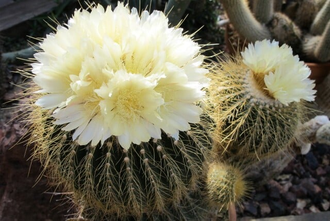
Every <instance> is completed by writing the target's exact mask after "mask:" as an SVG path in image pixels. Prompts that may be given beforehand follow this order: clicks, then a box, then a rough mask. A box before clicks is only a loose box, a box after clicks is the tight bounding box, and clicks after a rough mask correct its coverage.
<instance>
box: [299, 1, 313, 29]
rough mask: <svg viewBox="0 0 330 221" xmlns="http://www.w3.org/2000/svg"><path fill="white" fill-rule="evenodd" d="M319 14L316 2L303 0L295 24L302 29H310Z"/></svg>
mask: <svg viewBox="0 0 330 221" xmlns="http://www.w3.org/2000/svg"><path fill="white" fill-rule="evenodd" d="M316 13H317V5H316V2H315V0H302V1H301V2H300V3H299V7H298V9H297V11H296V15H295V19H294V23H295V24H296V25H298V26H299V27H300V28H301V29H308V28H309V27H310V26H311V24H312V23H313V21H314V18H315V16H316Z"/></svg>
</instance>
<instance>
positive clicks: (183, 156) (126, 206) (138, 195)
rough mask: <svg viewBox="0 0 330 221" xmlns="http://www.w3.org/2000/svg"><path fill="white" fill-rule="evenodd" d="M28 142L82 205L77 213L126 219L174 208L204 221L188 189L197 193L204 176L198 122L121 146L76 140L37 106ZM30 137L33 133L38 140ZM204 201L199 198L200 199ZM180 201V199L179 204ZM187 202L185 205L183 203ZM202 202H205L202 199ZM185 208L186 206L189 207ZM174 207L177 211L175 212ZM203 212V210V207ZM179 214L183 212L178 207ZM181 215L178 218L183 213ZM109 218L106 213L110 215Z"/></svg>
mask: <svg viewBox="0 0 330 221" xmlns="http://www.w3.org/2000/svg"><path fill="white" fill-rule="evenodd" d="M32 115H33V116H31V118H30V119H34V120H33V122H34V125H33V128H34V129H33V134H34V136H33V137H32V138H31V142H32V143H34V144H35V145H36V147H37V148H36V149H35V157H36V158H38V159H40V160H41V162H42V163H43V165H44V167H45V168H46V170H47V171H48V172H50V177H52V178H53V179H54V180H55V181H56V183H58V184H59V185H63V186H64V187H65V189H67V190H68V191H73V194H74V196H73V198H74V199H77V201H79V203H80V204H81V205H80V206H82V207H84V211H83V213H82V214H81V215H82V216H83V217H85V218H88V219H91V220H102V219H103V218H104V217H107V219H110V220H117V219H121V220H126V219H129V218H130V217H135V218H138V219H142V217H144V216H147V217H152V216H155V217H157V216H160V217H167V219H169V217H171V216H172V215H173V213H174V214H176V213H177V214H176V215H177V216H178V217H181V218H182V219H186V217H184V216H183V215H182V214H180V212H179V211H182V210H183V211H184V210H187V211H186V213H187V214H186V215H187V216H189V215H191V214H189V212H188V210H190V212H191V213H196V214H195V215H194V216H195V220H203V219H204V215H205V214H203V212H201V211H202V209H201V208H202V205H200V206H196V205H195V201H194V198H193V197H187V196H188V195H189V194H193V193H194V194H198V192H199V191H200V189H199V187H198V185H199V182H200V181H201V180H202V178H203V177H204V176H205V174H204V172H203V171H204V170H203V167H204V165H203V162H204V160H205V156H206V153H207V149H206V146H204V145H206V143H204V142H209V141H208V137H207V134H206V133H201V131H202V130H200V129H201V127H200V126H198V125H192V130H191V131H188V132H181V133H180V139H179V140H177V141H174V140H173V138H171V137H168V136H167V135H166V134H164V133H163V134H162V139H157V140H150V141H149V142H147V143H141V145H133V146H132V147H131V148H130V149H129V150H126V149H123V148H122V147H121V146H120V145H119V144H118V141H117V139H116V137H110V138H109V139H108V140H106V141H105V142H104V144H103V145H101V144H98V145H97V146H91V145H90V144H88V145H83V146H81V145H78V144H77V143H76V142H73V141H72V137H71V136H72V134H71V133H70V132H66V131H63V130H61V127H62V126H52V121H53V119H52V118H49V117H48V116H47V113H45V111H42V110H40V108H36V109H34V110H33V112H32ZM35 137H38V139H37V140H32V139H35ZM199 200H200V201H203V199H199ZM182 202H184V203H182ZM185 204H186V205H185ZM202 204H203V206H204V207H205V206H206V205H207V204H206V203H205V202H204V203H202ZM188 208H189V209H188ZM89 210H91V211H93V213H92V214H91V212H90V211H89ZM175 212H176V213H175ZM204 212H205V211H204ZM182 213H184V212H182ZM182 216H183V217H182ZM110 217H111V218H110Z"/></svg>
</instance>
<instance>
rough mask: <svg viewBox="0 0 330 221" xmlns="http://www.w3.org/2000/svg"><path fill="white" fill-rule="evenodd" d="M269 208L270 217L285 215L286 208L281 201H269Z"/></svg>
mask: <svg viewBox="0 0 330 221" xmlns="http://www.w3.org/2000/svg"><path fill="white" fill-rule="evenodd" d="M269 207H270V208H271V211H272V216H283V215H285V214H286V209H287V206H286V205H284V203H283V202H281V201H270V202H269Z"/></svg>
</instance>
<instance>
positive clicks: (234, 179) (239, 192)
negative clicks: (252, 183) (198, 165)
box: [207, 162, 249, 209]
mask: <svg viewBox="0 0 330 221" xmlns="http://www.w3.org/2000/svg"><path fill="white" fill-rule="evenodd" d="M207 191H208V196H209V198H210V201H211V203H214V204H215V205H216V206H218V207H220V208H221V209H227V207H228V206H229V205H230V204H237V203H239V202H241V200H242V199H244V197H246V195H247V194H248V192H249V185H248V182H246V181H245V179H244V174H243V171H242V170H241V169H240V168H239V167H235V166H232V165H228V164H226V163H223V162H213V163H212V164H211V165H210V166H209V169H208V173H207Z"/></svg>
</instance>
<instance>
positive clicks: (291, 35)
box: [268, 12, 302, 54]
mask: <svg viewBox="0 0 330 221" xmlns="http://www.w3.org/2000/svg"><path fill="white" fill-rule="evenodd" d="M268 28H269V31H270V33H271V35H272V36H273V38H274V39H275V40H277V41H278V42H279V43H280V44H284V43H285V44H287V45H290V46H291V47H292V50H293V51H294V53H295V54H298V53H300V51H301V50H302V48H301V47H302V43H301V42H302V41H301V38H302V33H301V30H300V28H299V27H298V26H297V25H296V24H295V23H294V22H293V21H292V20H291V19H290V18H289V17H288V16H286V15H285V14H283V13H281V12H276V13H274V16H273V18H272V20H271V22H270V23H269V24H268Z"/></svg>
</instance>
